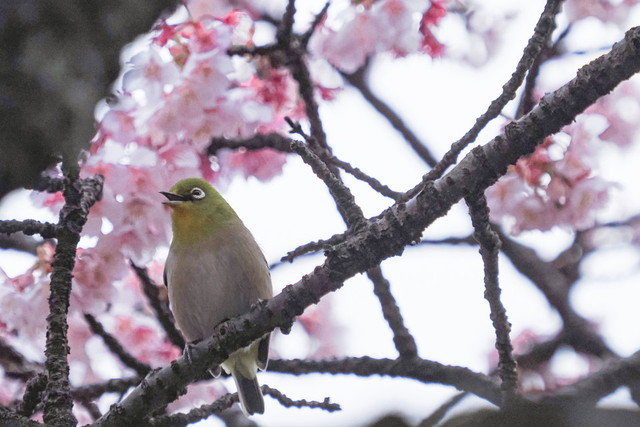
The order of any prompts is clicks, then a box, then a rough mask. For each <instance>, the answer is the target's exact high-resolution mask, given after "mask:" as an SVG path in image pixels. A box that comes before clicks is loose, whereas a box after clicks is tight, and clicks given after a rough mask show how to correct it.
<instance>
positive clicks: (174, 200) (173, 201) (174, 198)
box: [160, 191, 187, 206]
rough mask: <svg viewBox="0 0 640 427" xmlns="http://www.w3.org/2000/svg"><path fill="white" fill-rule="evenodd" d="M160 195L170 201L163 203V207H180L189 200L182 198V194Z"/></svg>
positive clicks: (162, 192) (164, 193)
mask: <svg viewBox="0 0 640 427" xmlns="http://www.w3.org/2000/svg"><path fill="white" fill-rule="evenodd" d="M160 194H162V195H163V196H164V197H166V198H167V199H168V200H166V201H164V202H162V204H163V205H168V206H178V205H179V204H181V203H183V202H186V201H187V198H186V197H185V196H181V195H180V194H176V193H170V192H168V191H161V192H160Z"/></svg>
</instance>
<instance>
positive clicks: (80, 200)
mask: <svg viewBox="0 0 640 427" xmlns="http://www.w3.org/2000/svg"><path fill="white" fill-rule="evenodd" d="M102 183H103V179H102V177H96V178H90V179H86V180H81V179H80V178H79V177H78V169H77V167H75V166H74V167H72V168H71V170H70V171H68V172H67V176H66V177H65V188H64V198H65V205H64V206H63V208H62V210H61V211H60V222H59V224H60V226H59V227H60V228H59V232H58V235H57V237H58V245H57V246H56V252H55V255H54V257H53V262H52V263H51V267H52V268H53V272H52V273H51V285H50V288H51V295H50V296H49V316H47V341H46V350H45V356H46V361H45V368H46V370H47V374H48V376H49V381H48V383H47V388H46V399H45V403H44V420H45V422H46V423H48V424H52V425H56V426H67V425H68V426H75V425H76V423H77V420H76V418H75V416H74V415H73V413H72V411H71V409H72V407H73V399H72V398H71V395H70V386H69V363H68V361H67V355H68V354H69V344H68V340H67V330H68V324H67V312H68V310H69V297H70V295H71V278H72V271H73V267H74V265H75V255H76V248H77V245H78V241H79V240H80V232H81V231H82V227H83V226H84V224H85V222H86V221H87V215H89V208H90V207H91V206H92V205H93V204H94V203H95V202H96V201H97V200H98V199H99V198H100V195H101V193H102Z"/></svg>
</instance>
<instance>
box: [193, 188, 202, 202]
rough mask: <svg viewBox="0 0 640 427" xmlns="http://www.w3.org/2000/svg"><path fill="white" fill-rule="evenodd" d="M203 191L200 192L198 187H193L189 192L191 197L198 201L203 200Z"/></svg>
mask: <svg viewBox="0 0 640 427" xmlns="http://www.w3.org/2000/svg"><path fill="white" fill-rule="evenodd" d="M204 196H205V194H204V191H202V189H201V188H199V187H194V188H193V189H192V190H191V197H193V198H194V199H197V200H200V199H204Z"/></svg>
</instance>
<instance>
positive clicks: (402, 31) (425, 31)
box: [310, 0, 446, 73]
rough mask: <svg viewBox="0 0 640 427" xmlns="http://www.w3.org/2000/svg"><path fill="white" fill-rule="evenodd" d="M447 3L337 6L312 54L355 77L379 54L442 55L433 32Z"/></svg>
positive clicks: (401, 0) (387, 0)
mask: <svg viewBox="0 0 640 427" xmlns="http://www.w3.org/2000/svg"><path fill="white" fill-rule="evenodd" d="M444 3H445V2H444V1H440V0H437V1H432V2H431V4H430V5H428V7H427V4H425V3H424V2H417V1H411V0H383V1H376V2H368V1H367V2H353V3H349V4H346V2H344V1H343V2H334V3H332V7H331V8H330V9H329V17H328V18H327V19H326V20H325V21H324V22H323V23H322V24H321V25H320V27H319V28H318V29H317V31H316V33H315V34H314V36H313V37H312V39H311V46H310V47H311V52H312V53H314V54H315V55H317V56H318V57H323V58H326V59H327V60H328V61H329V62H330V63H331V64H333V65H334V66H336V67H337V68H339V69H340V70H342V71H345V72H347V73H352V72H354V71H355V70H357V69H358V68H360V67H361V66H362V65H364V63H365V61H366V60H367V58H369V57H370V56H371V55H372V54H375V53H378V52H391V53H393V54H394V55H395V56H398V57H402V56H406V55H408V54H410V53H414V52H418V51H420V50H422V51H424V52H427V53H428V54H430V55H432V56H439V55H441V54H442V51H443V47H442V45H440V43H439V42H438V41H437V40H436V38H435V36H434V35H433V33H432V31H431V30H432V28H433V27H434V26H436V25H437V24H438V23H439V21H440V19H441V18H442V16H444V15H445V13H446V9H445V8H444V6H443V5H444Z"/></svg>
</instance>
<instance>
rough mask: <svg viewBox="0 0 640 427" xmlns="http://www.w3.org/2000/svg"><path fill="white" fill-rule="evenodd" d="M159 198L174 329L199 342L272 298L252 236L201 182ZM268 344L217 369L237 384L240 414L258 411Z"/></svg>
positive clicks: (266, 339) (180, 185)
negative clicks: (168, 230)
mask: <svg viewBox="0 0 640 427" xmlns="http://www.w3.org/2000/svg"><path fill="white" fill-rule="evenodd" d="M160 193H161V194H162V195H164V196H165V197H166V198H167V199H168V200H166V201H164V202H162V203H163V204H165V205H167V206H169V207H170V208H171V222H172V226H173V240H172V242H171V247H170V249H169V255H168V256H167V262H166V263H165V267H164V283H165V285H166V286H167V287H168V293H169V303H170V306H171V311H172V312H173V315H174V317H175V319H176V323H177V325H178V327H179V328H180V330H181V331H182V333H183V335H184V336H185V338H186V339H187V341H188V342H190V343H192V342H197V341H200V340H202V339H205V338H208V337H210V336H211V334H212V332H213V330H214V328H215V327H216V326H217V325H218V324H220V323H221V322H223V321H225V320H228V319H230V318H232V317H235V316H238V315H240V314H243V313H246V312H247V311H249V308H250V307H251V305H252V304H254V303H256V302H258V301H260V300H265V299H268V298H271V297H272V296H273V290H272V287H271V276H270V274H269V266H268V264H267V261H266V259H265V257H264V255H263V253H262V251H261V250H260V247H259V246H258V243H257V242H256V240H255V239H254V237H253V235H252V234H251V232H250V231H249V230H248V229H247V228H246V227H245V226H244V224H243V223H242V221H241V220H240V218H239V217H238V215H237V214H236V212H235V211H234V210H233V209H232V208H231V206H229V204H228V203H227V202H226V200H224V198H223V197H222V196H221V195H220V193H218V192H217V191H216V190H215V189H214V188H213V187H212V186H211V185H210V184H209V183H208V182H207V181H205V180H203V179H200V178H187V179H183V180H181V181H178V182H177V183H176V184H175V185H174V186H173V187H171V189H170V190H169V191H168V192H167V191H161V192H160ZM269 338H270V335H269V334H268V335H266V336H264V337H263V338H261V339H259V340H257V341H254V342H253V343H252V344H250V345H249V346H247V347H245V348H242V349H240V350H238V351H236V352H234V353H232V354H231V355H230V356H229V358H228V359H227V360H226V361H224V362H223V363H222V368H223V369H224V370H225V372H227V373H229V374H231V375H232V376H233V379H234V380H235V383H236V387H237V388H238V395H239V396H240V402H241V406H242V410H243V412H244V413H245V414H246V415H253V414H256V413H258V414H262V413H264V399H263V397H262V392H261V391H260V386H259V384H258V380H257V378H256V373H257V370H258V369H260V370H264V369H266V367H267V361H268V353H269ZM187 350H188V349H187ZM217 373H218V374H219V373H220V371H219V369H218V370H217ZM214 375H215V374H214Z"/></svg>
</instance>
